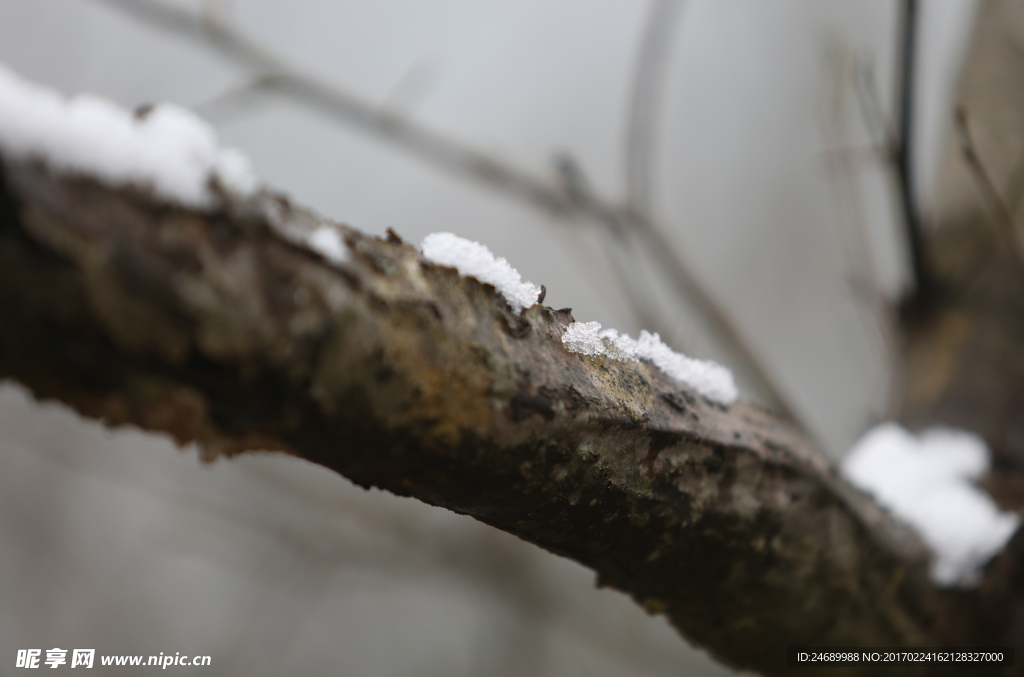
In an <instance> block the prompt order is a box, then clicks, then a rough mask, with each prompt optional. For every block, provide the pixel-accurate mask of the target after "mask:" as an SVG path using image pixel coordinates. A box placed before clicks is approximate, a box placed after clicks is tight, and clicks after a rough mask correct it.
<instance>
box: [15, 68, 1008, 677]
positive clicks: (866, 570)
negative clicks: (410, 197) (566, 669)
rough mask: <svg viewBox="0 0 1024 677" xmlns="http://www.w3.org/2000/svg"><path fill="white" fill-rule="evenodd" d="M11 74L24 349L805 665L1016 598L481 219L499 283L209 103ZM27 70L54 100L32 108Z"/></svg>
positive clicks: (975, 620) (29, 363) (201, 431)
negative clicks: (803, 649) (508, 244)
mask: <svg viewBox="0 0 1024 677" xmlns="http://www.w3.org/2000/svg"><path fill="white" fill-rule="evenodd" d="M5 82H6V85H5V90H4V91H5V93H6V95H7V97H8V100H7V102H6V104H3V105H6V106H7V108H6V109H4V110H5V111H6V112H5V113H4V114H2V115H0V378H12V379H16V380H18V381H20V382H21V383H23V384H25V385H26V386H27V387H29V388H30V389H31V390H32V391H33V392H34V394H35V395H36V396H37V397H39V398H55V399H59V400H61V401H63V402H65V403H67V404H68V405H70V406H72V407H74V408H75V409H77V410H78V411H79V412H81V413H82V414H84V415H87V416H91V417H94V418H98V419H100V420H103V421H104V422H106V423H107V424H108V425H124V424H131V425H136V426H140V427H142V428H144V429H147V430H154V431H160V432H164V433H167V434H170V435H171V436H173V437H174V439H176V440H177V441H178V442H179V443H187V442H192V441H196V442H198V443H199V444H200V445H201V446H202V448H203V449H204V453H205V454H206V455H207V457H208V458H210V459H213V458H216V457H218V456H230V455H232V454H236V453H242V452H245V451H249V450H278V451H283V452H286V453H289V454H292V455H295V456H298V457H301V458H304V459H307V460H309V461H311V462H314V463H318V464H321V465H324V466H326V467H329V468H332V469H334V470H335V471H337V472H338V473H340V474H342V475H344V476H345V477H348V478H349V479H351V480H352V481H354V482H356V483H358V484H360V485H362V486H367V487H369V486H377V487H381V488H384V489H387V490H389V491H392V492H394V493H396V494H399V495H403V496H414V497H416V498H419V499H421V500H423V501H425V502H427V503H430V504H433V505H438V506H442V507H445V508H448V509H451V510H454V511H457V512H460V513H463V514H468V515H471V516H473V517H475V518H477V519H479V520H481V521H483V522H485V523H487V524H490V525H492V526H495V527H497V528H499V529H503V530H505V531H508V532H510V533H513V534H516V535H518V536H520V537H522V538H524V539H526V540H529V541H530V542H533V543H535V544H538V545H540V546H542V547H544V548H546V549H548V550H550V551H552V552H555V553H558V554H560V555H563V556H566V557H570V558H572V559H574V560H576V561H578V562H580V563H582V564H584V565H585V566H589V567H591V568H592V569H593V570H594V571H596V572H597V575H598V578H599V581H600V584H601V585H605V586H612V587H615V588H618V589H620V590H623V591H625V592H626V593H628V594H629V595H631V596H632V597H633V598H634V599H635V600H636V601H637V602H638V603H640V604H642V605H643V606H644V608H646V609H647V610H649V611H650V612H651V613H664V614H665V615H666V616H667V617H668V618H669V620H670V621H671V622H672V623H673V624H674V625H675V626H676V628H678V629H679V631H680V632H681V633H682V634H683V635H685V636H686V637H688V638H689V639H690V640H692V641H694V642H696V643H697V644H699V645H701V646H703V647H705V648H706V649H708V650H709V651H711V652H712V653H713V654H714V655H716V656H717V657H719V658H720V659H722V660H724V661H726V662H727V663H729V664H731V665H735V666H737V667H740V668H744V669H751V670H757V671H760V672H762V673H763V674H767V675H771V674H785V673H786V669H785V668H784V666H783V664H782V662H781V660H780V656H781V652H782V648H783V647H785V646H791V645H797V644H804V645H808V644H818V645H826V646H827V645H846V646H853V645H873V646H939V645H943V644H947V643H951V642H953V641H954V640H955V641H957V642H960V643H962V642H965V641H970V640H971V639H972V637H966V636H965V635H964V632H963V628H965V627H966V628H968V629H970V628H974V629H975V630H976V631H977V632H978V633H980V632H982V631H983V630H986V629H988V628H989V626H988V625H986V624H985V623H982V622H981V621H980V620H979V618H980V615H981V614H982V613H983V611H984V609H985V608H987V607H986V606H985V604H982V603H981V602H980V601H979V600H978V599H977V598H975V597H971V596H963V595H951V594H950V593H947V592H945V591H943V590H941V589H939V588H938V587H936V586H935V585H934V584H933V583H932V582H931V581H930V580H929V577H928V558H927V550H926V549H925V547H924V545H923V544H922V543H921V541H920V540H919V539H918V538H917V537H916V536H915V535H914V533H913V532H912V531H910V530H909V529H907V528H906V527H905V526H903V525H901V524H900V523H899V522H897V521H896V520H894V519H892V518H891V517H890V516H889V515H887V514H886V512H885V511H884V510H882V509H881V508H880V507H879V506H878V505H876V504H875V503H874V502H873V501H872V500H871V499H870V498H869V497H868V496H867V495H865V494H862V493H860V492H858V491H857V490H855V489H854V488H853V487H851V486H850V485H849V484H847V483H846V482H844V481H842V479H841V478H840V476H839V472H838V469H837V468H835V467H834V466H832V465H831V464H830V463H829V461H828V460H826V458H825V457H823V456H822V455H820V454H819V453H817V452H816V450H815V449H814V448H813V446H812V445H811V444H810V443H809V442H808V441H807V439H806V438H805V437H804V436H803V435H801V434H800V433H799V432H798V431H796V430H795V429H794V428H793V427H792V426H791V425H790V424H789V423H787V422H786V421H785V420H782V419H780V418H779V417H777V416H776V415H774V414H772V413H771V412H769V411H766V410H764V409H762V408H760V407H758V406H755V405H752V404H750V403H747V402H743V401H739V400H735V391H734V390H730V386H731V383H732V381H731V379H727V378H726V373H725V372H724V370H722V368H721V367H718V366H717V365H710V364H708V363H697V362H696V361H693V363H691V362H687V361H686V360H688V359H689V358H685V357H683V356H680V355H676V354H675V353H671V352H666V351H668V349H667V347H664V345H663V344H661V343H660V341H658V340H657V339H656V337H654V336H653V335H647V336H643V335H642V336H641V339H640V340H639V341H632V340H631V339H628V337H622V336H619V335H618V334H617V333H614V332H609V331H605V332H601V331H600V328H599V327H593V326H592V325H583V327H584V329H582V332H583V339H585V340H584V341H582V342H581V341H577V340H576V339H574V338H573V337H574V336H577V335H578V334H580V332H581V327H580V325H576V324H574V321H573V318H572V316H571V313H570V312H568V311H556V310H553V309H551V308H547V307H545V306H543V305H541V304H540V303H536V301H537V297H536V295H535V294H533V290H532V289H528V288H527V287H526V286H525V285H526V283H522V281H521V280H520V279H519V278H518V276H509V270H511V268H510V267H509V268H508V269H506V268H505V267H504V266H503V265H500V262H499V261H498V260H497V259H494V260H491V259H489V258H487V257H485V256H484V255H483V254H482V251H483V248H482V247H481V249H475V248H471V249H472V251H471V252H470V256H469V257H468V258H469V259H470V261H471V262H473V265H477V264H479V267H478V269H475V270H470V269H469V268H466V271H469V273H470V274H471V275H479V276H481V277H484V278H486V277H488V275H489V274H491V273H494V272H496V271H499V270H500V271H503V274H505V275H506V277H503V278H501V279H499V280H498V284H499V286H500V288H499V291H501V294H496V293H495V289H496V288H498V287H496V286H495V283H494V282H492V281H488V280H484V281H483V282H481V281H479V280H477V279H474V278H473V277H466V276H463V275H461V274H460V272H459V271H460V270H461V267H460V268H459V270H454V269H452V267H450V266H451V265H455V266H456V267H459V266H460V265H461V264H463V263H466V261H465V257H455V258H456V259H457V260H450V261H448V262H447V263H445V265H438V264H437V263H435V262H433V261H431V251H432V247H431V246H430V245H429V244H428V245H427V246H425V248H424V249H425V252H423V253H421V252H420V251H418V250H417V249H416V248H414V247H412V246H410V245H407V244H404V243H402V242H401V241H400V239H399V238H398V237H397V236H392V237H389V238H388V239H380V238H376V237H372V236H368V235H365V234H362V233H359V232H358V231H355V230H353V229H351V228H348V227H345V226H342V225H339V224H334V223H330V222H328V221H327V220H325V219H323V218H321V217H319V216H317V215H315V214H313V213H311V212H309V211H307V210H304V209H302V208H300V207H297V206H295V205H294V204H292V203H291V202H290V201H288V200H286V199H285V198H283V197H282V196H280V195H277V194H275V193H272V192H270V191H269V190H267V189H266V188H260V187H258V185H257V184H256V183H255V182H250V181H246V182H244V183H243V188H244V190H240V191H233V190H222V191H217V190H216V186H217V183H218V182H219V181H222V180H224V178H225V174H222V173H221V172H223V171H224V170H223V169H222V165H221V160H220V159H219V158H220V157H221V155H220V151H219V150H218V148H219V146H217V145H216V143H215V140H213V139H212V138H211V137H210V136H208V135H206V134H205V133H202V132H201V131H200V130H201V127H199V126H196V125H195V124H193V121H192V119H191V118H188V117H187V116H183V115H180V114H178V113H173V112H172V113H170V117H166V118H163V122H160V120H161V118H159V117H158V118H156V120H157V121H158V124H156V126H155V127H150V125H153V124H154V123H153V122H146V120H144V119H143V120H134V119H132V118H131V117H130V116H129V117H126V116H125V115H124V114H122V113H111V112H110V111H109V109H107V108H105V107H104V106H105V104H104V105H97V104H87V105H85V110H87V111H93V112H90V113H89V115H86V116H85V117H84V118H82V117H75V116H81V115H84V114H82V113H68V111H67V109H66V108H67V107H66V106H65V105H64V104H62V103H61V102H60V101H59V100H54V99H53V98H52V97H51V96H50V95H48V94H41V93H40V92H39V91H38V90H32V89H31V88H29V89H28V90H26V89H25V87H23V86H22V85H19V84H17V83H15V84H13V85H12V84H11V80H10V78H8V79H7V80H6V81H5ZM12 92H13V93H14V95H13V96H12ZM18 92H21V94H26V93H27V94H26V98H27V99H31V100H32V101H35V102H36V104H38V105H39V107H40V108H39V110H40V111H42V113H45V115H47V116H49V117H48V118H46V119H48V120H50V123H49V124H48V125H46V126H44V125H40V126H38V127H36V126H33V125H32V123H31V122H30V121H28V120H27V116H24V115H20V114H18V113H17V112H13V113H12V112H11V111H17V110H21V109H19V108H18V105H20V104H19V100H18V99H17V97H18V96H20V95H19V94H18ZM44 99H46V100H48V101H49V103H40V102H42V101H43V100H44ZM36 104H32V105H36ZM71 107H73V106H71ZM90 107H91V108H90ZM104 110H106V111H107V112H102V111H104ZM158 110H159V109H157V110H156V111H153V112H151V113H150V115H153V114H155V113H156V112H157V111H158ZM47 111H49V112H47ZM95 111H100V112H98V113H97V112H95ZM90 115H91V116H95V117H89V116H90ZM68 119H74V120H76V122H75V123H74V125H71V124H70V123H68ZM82 119H89V120H92V119H97V120H102V121H104V122H102V123H98V124H97V126H96V127H95V130H96V133H97V136H98V138H100V139H106V140H108V141H109V140H110V139H115V140H117V141H116V144H115V148H116V150H117V153H114V154H111V152H110V151H111V150H112V148H111V146H110V145H109V144H108V143H106V142H104V143H96V144H93V145H91V146H88V145H85V142H84V136H87V135H88V134H90V133H92V130H93V128H92V127H91V126H89V125H86V124H84V123H82V122H81V120H82ZM115 121H116V122H115ZM15 125H20V127H17V129H22V130H26V131H24V134H26V135H27V136H24V137H23V136H21V132H19V133H18V134H15V133H14V132H12V131H11V130H12V129H15ZM75 125H78V126H75ZM111 128H113V129H115V130H116V131H114V132H111V131H110V129H111ZM68 130H77V132H76V133H80V134H82V135H83V138H77V137H74V135H73V134H72V132H70V131H68ZM166 130H171V131H166ZM50 134H53V135H54V138H55V139H58V140H60V143H57V142H56V141H52V140H51V139H50V136H49V135H50ZM154 137H155V138H156V139H158V140H159V143H157V142H156V141H153V145H147V144H148V143H149V141H151V140H152V138H154ZM26 138H29V139H32V141H31V143H29V142H26V141H25V139H26ZM174 139H177V140H178V142H180V143H181V145H182V146H183V148H177V147H176V146H175V145H174V141H173V140H174ZM65 143H66V144H67V145H65ZM117 144H121V145H117ZM65 148H74V151H73V152H71V151H69V152H68V153H67V154H66V153H65ZM157 148H159V149H160V150H159V152H158V151H156V150H154V149H157ZM89 149H91V151H90V150H89ZM90 152H91V153H95V157H93V156H92V155H91V154H90ZM135 153H138V157H136V156H135V155H134V154H135ZM70 158H73V160H72V159H70ZM112 158H113V159H112ZM154 158H157V159H158V160H160V161H157V160H154ZM166 158H170V159H169V160H168V162H169V163H170V166H171V168H172V169H173V172H170V170H169V169H168V170H165V169H164V168H163V165H162V160H163V159H166ZM197 158H198V159H197ZM164 171H168V172H170V173H168V174H166V175H165V174H164V173H162V172H164ZM211 179H212V180H213V184H212V188H211V187H210V185H211V184H210V183H209V181H210V180H211ZM227 183H228V184H232V182H231V181H230V180H229V181H227ZM207 190H212V191H213V192H212V193H208V192H206V191H207ZM213 195H216V198H217V199H211V196H213ZM442 242H443V240H442ZM449 244H451V242H450V241H449ZM424 254H426V256H424ZM434 255H436V256H437V257H438V258H443V256H444V254H443V253H442V254H437V253H436V252H435V253H434ZM504 265H507V264H504ZM513 283H515V284H513ZM519 285H524V286H519ZM527 291H529V292H530V294H527V293H526V292H527ZM506 292H507V293H508V295H509V296H502V294H505V293H506ZM520 292H521V294H520ZM516 304H519V305H521V306H522V308H518V307H517V305H516ZM573 327H575V329H573ZM586 327H591V328H592V329H593V331H591V330H590V329H587V328H586ZM592 334H596V337H597V339H599V343H600V345H598V344H597V343H586V342H587V341H590V340H591V339H593V338H594V336H593V335H592ZM566 336H569V340H568V341H566V339H565V337H566ZM587 346H589V347H587ZM567 348H572V349H567ZM613 349H614V350H613ZM574 350H575V351H578V352H574ZM588 351H589V352H588ZM616 351H617V352H616ZM581 353H584V354H581ZM598 353H599V354H598ZM623 356H625V358H626V359H623ZM719 370H721V371H719ZM702 379H703V380H702ZM701 395H704V396H703V397H702V396H701ZM1011 568H1012V567H1011ZM990 587H991V586H990ZM982 589H986V588H985V586H984V585H983V586H982ZM996 589H998V588H996ZM953 621H955V622H953ZM954 630H955V631H956V633H955V634H951V633H953V632H954ZM978 636H979V637H981V635H980V634H979V635H978ZM807 674H813V673H812V671H810V670H809V671H808V673H807Z"/></svg>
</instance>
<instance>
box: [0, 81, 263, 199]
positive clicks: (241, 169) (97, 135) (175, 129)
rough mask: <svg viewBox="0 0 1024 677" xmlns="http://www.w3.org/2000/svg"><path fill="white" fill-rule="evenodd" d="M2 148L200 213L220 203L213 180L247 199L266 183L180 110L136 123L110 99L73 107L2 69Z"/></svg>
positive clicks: (85, 99)
mask: <svg viewBox="0 0 1024 677" xmlns="http://www.w3.org/2000/svg"><path fill="white" fill-rule="evenodd" d="M0 148H2V149H3V152H4V153H5V154H6V155H8V156H10V157H13V158H38V159H40V160H43V161H44V162H46V163H47V164H48V165H49V166H50V167H51V168H53V169H54V170H56V171H61V172H70V173H76V174H88V175H91V176H95V177H96V178H98V179H99V180H101V181H103V182H104V183H106V184H108V185H111V186H121V185H126V184H134V185H137V186H140V187H145V188H149V189H151V190H152V191H153V192H154V193H155V194H156V195H158V196H159V197H161V198H164V199H166V200H169V201H172V202H177V203H180V204H182V205H185V206H189V207H195V208H209V207H212V206H214V204H215V203H216V197H215V194H214V192H213V191H212V190H211V186H210V184H211V179H212V180H213V181H215V182H216V183H217V184H218V185H219V186H220V188H221V189H223V190H225V191H227V192H229V193H233V194H236V195H239V196H241V197H245V196H246V195H249V194H251V193H252V192H253V191H254V190H256V188H257V185H258V180H257V178H256V175H255V173H254V172H253V169H252V165H251V163H250V162H249V158H248V157H246V156H245V154H244V153H242V152H241V151H239V150H237V149H234V148H222V147H221V146H220V144H219V143H218V141H217V135H216V133H215V132H214V130H213V127H211V126H210V125H209V124H208V123H207V122H206V121H204V120H202V119H201V118H199V117H198V116H196V115H195V114H194V113H192V112H191V111H189V110H186V109H185V108H182V107H180V106H175V105H173V104H160V105H158V106H156V107H154V108H153V109H152V110H151V111H149V113H148V114H146V115H142V116H136V115H135V114H133V113H132V112H130V111H128V110H126V109H124V108H122V107H120V106H118V105H117V104H115V103H113V102H111V101H108V100H107V99H103V98H100V97H98V96H93V95H91V94H81V95H79V96H76V97H73V98H71V99H66V98H64V97H63V96H61V95H60V94H59V93H57V92H56V91H54V90H51V89H49V88H46V87H42V86H40V85H37V84H33V83H30V82H27V81H25V80H22V79H21V78H19V77H18V76H17V75H15V74H14V73H13V72H11V71H10V70H8V69H7V68H6V67H4V66H3V65H0Z"/></svg>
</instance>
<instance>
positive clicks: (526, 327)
mask: <svg viewBox="0 0 1024 677" xmlns="http://www.w3.org/2000/svg"><path fill="white" fill-rule="evenodd" d="M502 315H503V317H504V320H505V323H504V325H505V330H506V331H507V332H508V334H509V336H511V337H512V338H517V339H520V338H523V337H524V336H526V335H527V334H529V333H530V322H529V320H527V319H526V318H524V317H522V316H521V315H515V314H513V313H503V314H502Z"/></svg>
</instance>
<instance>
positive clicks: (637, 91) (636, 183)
mask: <svg viewBox="0 0 1024 677" xmlns="http://www.w3.org/2000/svg"><path fill="white" fill-rule="evenodd" d="M684 4H685V0H651V9H650V13H649V15H648V18H647V26H646V28H645V29H644V34H643V37H642V38H641V41H640V49H639V55H638V57H637V65H636V71H635V72H634V74H633V94H632V98H631V101H630V108H629V126H628V128H627V130H626V204H627V205H628V206H629V208H630V209H631V210H633V211H635V212H637V213H640V214H645V215H649V214H650V213H651V199H652V188H651V176H652V174H653V172H654V168H653V163H654V157H653V150H654V145H655V143H654V142H655V135H656V132H657V128H658V113H659V111H660V109H661V98H662V94H663V92H664V81H665V71H666V70H667V66H668V56H669V50H670V48H671V47H672V38H673V37H674V31H675V29H676V26H677V25H678V24H679V15H680V14H681V13H682V9H683V5H684Z"/></svg>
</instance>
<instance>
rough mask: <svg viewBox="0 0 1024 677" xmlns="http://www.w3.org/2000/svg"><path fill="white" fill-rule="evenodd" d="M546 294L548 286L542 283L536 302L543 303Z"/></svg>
mask: <svg viewBox="0 0 1024 677" xmlns="http://www.w3.org/2000/svg"><path fill="white" fill-rule="evenodd" d="M547 295H548V288H547V287H545V286H544V285H541V286H540V293H539V294H537V303H544V297H545V296H547Z"/></svg>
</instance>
